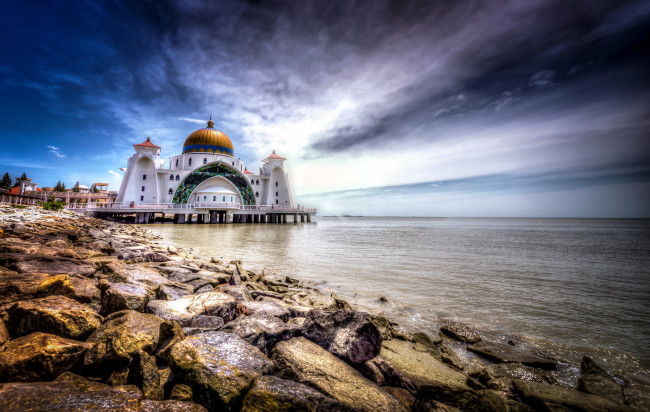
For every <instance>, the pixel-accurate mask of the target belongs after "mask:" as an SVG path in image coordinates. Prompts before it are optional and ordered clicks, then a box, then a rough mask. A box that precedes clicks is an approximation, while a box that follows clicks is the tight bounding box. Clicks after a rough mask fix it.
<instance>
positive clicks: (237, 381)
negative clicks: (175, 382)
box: [169, 332, 273, 409]
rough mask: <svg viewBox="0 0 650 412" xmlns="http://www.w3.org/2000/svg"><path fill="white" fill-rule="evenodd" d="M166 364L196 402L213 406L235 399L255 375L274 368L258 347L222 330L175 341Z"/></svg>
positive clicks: (228, 403)
mask: <svg viewBox="0 0 650 412" xmlns="http://www.w3.org/2000/svg"><path fill="white" fill-rule="evenodd" d="M169 366H170V367H171V369H172V371H173V372H174V374H175V375H176V376H177V377H178V379H179V381H180V382H183V383H185V384H187V385H189V386H190V387H192V391H193V392H194V399H195V400H196V401H197V402H198V403H200V404H202V405H204V406H206V407H210V408H213V409H218V408H227V407H228V405H231V404H232V403H233V402H236V401H237V400H238V399H239V398H240V397H241V396H242V395H243V394H244V393H245V391H246V390H247V389H248V388H249V387H250V385H251V382H252V381H253V380H254V379H255V378H257V377H259V376H261V375H263V374H266V373H269V372H271V370H272V368H273V364H272V363H271V361H270V360H269V359H268V358H267V357H266V356H265V355H264V354H263V353H262V352H260V351H259V350H258V349H257V348H255V347H253V346H251V345H250V344H248V343H247V342H245V341H244V340H243V339H241V338H240V337H239V336H236V335H234V334H231V333H223V332H207V333H201V334H199V335H195V336H190V337H187V338H186V339H185V340H183V341H182V342H179V343H177V344H176V345H174V347H173V348H172V350H171V353H170V356H169Z"/></svg>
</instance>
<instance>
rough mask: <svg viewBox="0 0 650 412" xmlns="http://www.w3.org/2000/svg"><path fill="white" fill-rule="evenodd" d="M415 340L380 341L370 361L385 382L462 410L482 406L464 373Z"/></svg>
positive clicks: (419, 397)
mask: <svg viewBox="0 0 650 412" xmlns="http://www.w3.org/2000/svg"><path fill="white" fill-rule="evenodd" d="M418 346H419V345H418V344H415V343H412V342H407V341H401V340H389V341H385V342H384V343H383V345H382V351H381V356H379V357H378V358H375V359H373V360H372V361H371V363H374V364H375V365H377V367H378V368H379V369H380V370H381V372H382V374H383V375H384V377H385V378H386V384H387V385H389V386H397V387H401V388H404V389H407V390H409V391H410V392H411V393H413V394H414V395H415V396H416V397H417V398H418V399H420V400H423V401H426V400H431V399H435V400H438V401H440V402H444V403H446V404H449V405H451V406H455V407H458V408H460V409H462V410H466V409H467V410H481V409H482V408H484V407H485V405H484V403H483V402H482V401H481V399H480V397H479V396H478V394H477V393H476V391H475V390H474V389H472V388H471V387H469V386H468V385H467V376H466V375H465V374H463V373H462V372H458V371H456V370H454V369H452V368H450V367H449V366H447V365H446V364H444V363H443V362H441V361H439V360H438V359H436V358H435V357H434V356H432V355H431V354H430V353H429V351H428V350H426V348H419V347H418Z"/></svg>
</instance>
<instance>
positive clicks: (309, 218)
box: [307, 214, 311, 223]
mask: <svg viewBox="0 0 650 412" xmlns="http://www.w3.org/2000/svg"><path fill="white" fill-rule="evenodd" d="M310 222H311V215H310V214H307V223H310Z"/></svg>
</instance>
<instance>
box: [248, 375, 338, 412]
mask: <svg viewBox="0 0 650 412" xmlns="http://www.w3.org/2000/svg"><path fill="white" fill-rule="evenodd" d="M348 410H349V408H346V407H345V406H343V405H342V404H341V403H340V402H339V401H337V400H335V399H333V398H330V397H329V396H325V395H323V394H322V393H320V392H318V391H317V390H315V389H313V388H310V387H309V386H307V385H303V384H302V383H298V382H294V381H290V380H286V379H281V378H278V377H276V376H261V377H259V378H257V379H255V382H253V386H252V387H251V389H250V390H249V391H248V394H246V397H245V398H244V406H243V407H242V412H270V411H278V412H279V411H287V412H289V411H314V412H319V411H322V412H334V411H348Z"/></svg>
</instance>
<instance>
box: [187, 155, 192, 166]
mask: <svg viewBox="0 0 650 412" xmlns="http://www.w3.org/2000/svg"><path fill="white" fill-rule="evenodd" d="M187 163H188V164H189V165H190V166H192V158H191V157H190V160H189V161H188V162H187Z"/></svg>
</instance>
